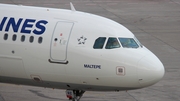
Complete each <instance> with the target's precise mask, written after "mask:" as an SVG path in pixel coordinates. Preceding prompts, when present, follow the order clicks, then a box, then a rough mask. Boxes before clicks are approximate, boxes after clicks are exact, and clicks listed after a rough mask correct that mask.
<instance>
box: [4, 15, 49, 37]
mask: <svg viewBox="0 0 180 101" xmlns="http://www.w3.org/2000/svg"><path fill="white" fill-rule="evenodd" d="M6 22H7V24H6V25H5V23H6ZM47 23H48V21H46V20H38V21H36V20H35V19H23V18H19V19H18V20H16V19H15V18H13V17H10V18H9V20H8V17H4V18H3V19H2V20H1V22H0V31H3V28H4V27H5V31H6V32H8V31H9V29H10V27H11V28H12V29H13V31H14V32H16V33H17V32H18V31H19V32H21V33H25V34H30V33H32V32H33V33H34V34H36V35H41V34H43V33H44V32H45V31H46V27H45V25H46V24H47ZM21 24H22V28H21V29H20V30H19V27H20V25H21ZM33 26H35V27H36V28H35V29H33Z"/></svg>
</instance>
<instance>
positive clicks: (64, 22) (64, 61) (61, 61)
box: [48, 21, 74, 64]
mask: <svg viewBox="0 0 180 101" xmlns="http://www.w3.org/2000/svg"><path fill="white" fill-rule="evenodd" d="M58 24H69V25H71V27H69V29H70V30H69V34H68V36H67V40H66V41H67V43H66V46H65V50H64V51H65V55H64V56H65V58H64V59H63V60H60V59H59V60H58V59H53V57H52V54H53V52H52V47H53V43H54V40H56V38H55V37H54V36H55V35H57V33H55V31H56V29H57V26H58ZM73 27H74V23H73V22H66V21H58V22H57V23H56V25H55V27H54V30H53V34H52V35H51V44H50V59H49V60H48V61H49V62H50V63H57V64H68V60H67V51H68V45H69V39H70V37H71V33H72V30H73ZM62 28H63V27H62ZM60 42H61V41H60Z"/></svg>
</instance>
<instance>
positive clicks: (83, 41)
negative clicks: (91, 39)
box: [77, 36, 87, 45]
mask: <svg viewBox="0 0 180 101" xmlns="http://www.w3.org/2000/svg"><path fill="white" fill-rule="evenodd" d="M77 40H78V44H79V45H80V44H85V42H86V40H87V38H85V37H84V36H81V37H80V38H78V39H77Z"/></svg>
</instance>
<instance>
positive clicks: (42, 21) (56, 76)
mask: <svg viewBox="0 0 180 101" xmlns="http://www.w3.org/2000/svg"><path fill="white" fill-rule="evenodd" d="M5 34H6V35H5ZM101 37H105V38H106V40H105V43H104V45H103V48H102V49H95V48H93V47H94V44H95V41H96V40H97V39H98V38H101ZM0 38H1V39H0V47H1V48H0V82H2V83H12V84H23V85H32V86H40V87H50V88H58V89H70V90H84V91H122V90H132V89H139V88H143V87H147V86H150V85H153V84H155V83H157V82H158V81H159V80H160V79H161V78H162V77H163V76H164V66H163V64H162V63H161V61H160V60H159V59H158V58H157V57H156V56H155V55H154V54H153V53H152V52H151V51H149V50H148V49H147V48H146V47H145V46H142V45H141V44H140V43H139V42H138V40H136V39H135V41H136V43H137V44H138V47H136V48H131V47H130V48H126V47H123V46H122V44H121V42H120V40H118V42H119V44H120V47H119V48H113V49H106V44H107V43H108V39H109V38H117V39H118V38H132V39H134V38H135V36H134V34H133V33H132V32H130V31H129V30H128V29H127V28H125V27H124V26H122V25H121V24H119V23H116V22H114V21H112V20H110V19H107V18H104V17H100V16H97V15H93V14H88V13H84V12H78V11H71V10H63V9H53V8H40V7H29V6H21V5H6V4H0Z"/></svg>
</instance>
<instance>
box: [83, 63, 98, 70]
mask: <svg viewBox="0 0 180 101" xmlns="http://www.w3.org/2000/svg"><path fill="white" fill-rule="evenodd" d="M84 68H92V69H101V65H88V64H84Z"/></svg>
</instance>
